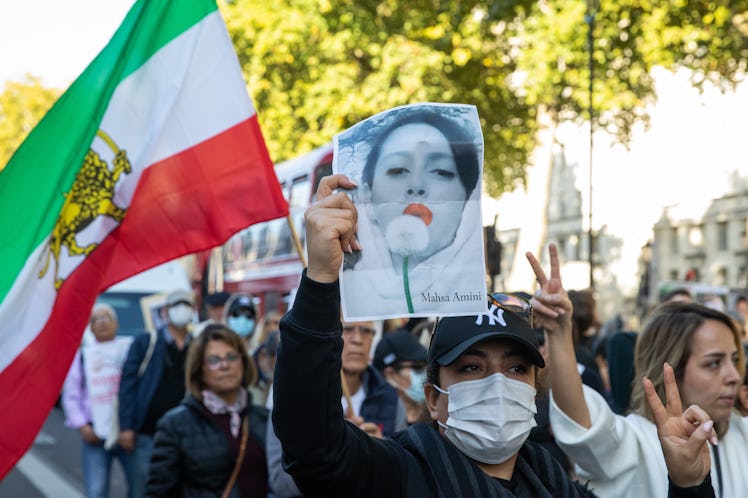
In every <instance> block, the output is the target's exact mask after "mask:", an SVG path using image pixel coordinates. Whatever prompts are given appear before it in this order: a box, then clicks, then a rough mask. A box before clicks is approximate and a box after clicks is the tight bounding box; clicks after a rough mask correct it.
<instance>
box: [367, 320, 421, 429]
mask: <svg viewBox="0 0 748 498" xmlns="http://www.w3.org/2000/svg"><path fill="white" fill-rule="evenodd" d="M372 363H373V365H374V367H375V368H377V369H378V370H379V371H380V372H381V373H382V376H383V377H384V378H385V379H386V380H387V382H388V383H389V384H390V385H391V386H392V387H394V388H395V389H396V390H397V395H398V397H399V398H400V400H401V401H402V402H403V406H405V417H406V421H407V422H408V425H412V424H414V423H416V422H419V421H422V420H424V418H428V413H427V412H426V404H425V401H426V397H425V396H424V394H423V384H424V382H425V381H426V348H424V347H423V346H421V343H420V342H418V339H416V338H415V337H414V336H413V335H412V334H411V333H410V332H408V331H407V330H405V329H397V330H394V331H392V332H389V333H387V334H384V336H382V339H380V340H379V343H378V344H377V347H376V349H375V351H374V360H373V362H372Z"/></svg>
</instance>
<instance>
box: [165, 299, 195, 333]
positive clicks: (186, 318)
mask: <svg viewBox="0 0 748 498" xmlns="http://www.w3.org/2000/svg"><path fill="white" fill-rule="evenodd" d="M168 313H169V322H170V323H171V324H172V325H174V326H175V327H180V328H181V327H184V326H185V325H187V324H188V323H190V320H191V319H192V308H191V307H190V306H188V305H186V304H177V305H176V306H172V307H171V308H169V310H168Z"/></svg>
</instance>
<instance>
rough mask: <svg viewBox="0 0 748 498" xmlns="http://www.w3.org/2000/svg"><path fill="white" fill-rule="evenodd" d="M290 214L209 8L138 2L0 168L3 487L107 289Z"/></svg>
mask: <svg viewBox="0 0 748 498" xmlns="http://www.w3.org/2000/svg"><path fill="white" fill-rule="evenodd" d="M287 212H288V206H287V204H286V201H285V200H284V198H283V196H282V194H281V190H280V187H279V185H278V180H277V178H276V176H275V173H274V171H273V166H272V162H271V160H270V158H269V156H268V153H267V149H266V147H265V143H264V141H263V138H262V134H261V132H260V128H259V126H258V123H257V116H256V115H255V109H254V108H253V106H252V102H251V101H250V99H249V96H248V95H247V89H246V86H245V82H244V79H243V77H242V74H241V71H240V68H239V64H238V61H237V57H236V53H235V52H234V48H233V45H232V43H231V39H230V38H229V36H228V33H227V31H226V27H225V25H224V22H223V19H222V18H221V15H220V12H219V11H218V10H217V7H216V4H215V1H214V0H189V1H187V0H179V1H173V0H153V1H151V0H140V1H138V2H136V3H135V5H134V6H133V7H132V9H131V10H130V12H129V13H128V15H127V17H126V18H125V20H124V22H123V23H122V25H121V26H120V28H119V29H118V30H117V32H116V33H115V34H114V36H113V38H112V39H111V41H110V42H109V44H108V45H107V46H106V47H105V48H104V50H103V51H102V52H101V53H100V54H99V55H98V56H97V57H96V59H94V61H93V62H92V63H91V65H90V66H89V67H88V68H87V69H86V70H85V72H84V73H83V74H82V75H81V76H80V77H79V78H78V79H77V80H76V81H75V82H74V83H73V84H72V85H71V87H70V88H69V89H68V91H67V92H66V93H65V94H64V95H63V96H62V97H61V98H60V100H59V101H58V102H57V103H56V104H55V106H54V107H53V108H52V109H51V110H50V111H49V112H48V113H47V115H46V116H45V117H44V119H43V120H42V121H41V122H40V124H39V125H38V126H37V127H36V128H35V129H34V130H33V132H32V133H31V134H30V135H29V137H28V139H27V140H26V141H25V142H24V143H23V145H22V146H21V147H20V148H19V149H18V151H17V152H16V154H15V155H14V156H13V158H12V159H11V161H10V162H9V163H8V165H7V167H6V168H5V169H4V170H3V171H2V172H1V173H0V261H2V264H0V398H1V399H2V407H3V408H2V410H0V428H1V430H0V479H1V478H2V477H3V476H5V475H6V474H7V472H8V471H9V470H10V469H11V468H12V467H13V465H14V464H15V463H16V461H17V460H18V459H19V458H20V457H21V456H22V455H23V454H24V453H25V452H26V451H27V450H28V448H29V447H30V446H31V444H32V442H33V440H34V437H35V436H36V434H37V432H38V431H39V428H40V427H41V426H42V424H43V423H44V420H45V419H46V417H47V415H48V413H49V411H50V409H51V408H52V406H53V404H54V403H55V400H56V399H57V397H58V395H59V393H60V388H61V386H62V382H63V380H64V378H65V375H66V373H67V370H68V368H69V366H70V363H71V361H72V358H73V355H74V353H75V351H76V349H77V348H78V347H79V345H80V340H81V335H82V333H83V330H84V328H85V325H86V323H87V321H88V318H89V314H90V311H91V307H92V305H93V303H94V302H95V299H96V297H97V295H98V294H99V293H100V292H101V291H102V290H104V289H106V288H107V287H109V286H111V285H112V284H114V283H116V282H118V281H120V280H122V279H124V278H126V277H128V276H131V275H133V274H135V273H138V272H140V271H143V270H146V269H148V268H150V267H153V266H155V265H157V264H160V263H163V262H165V261H168V260H171V259H174V258H176V257H179V256H182V255H184V254H188V253H192V252H195V251H200V250H204V249H208V248H210V247H214V246H216V245H218V244H220V243H222V242H224V241H225V240H226V239H228V237H229V236H231V235H232V234H233V233H235V232H237V231H238V230H240V229H241V228H244V227H246V226H249V225H251V224H253V223H257V222H261V221H265V220H269V219H273V218H278V217H281V216H284V215H286V214H287ZM164 290H165V291H169V290H170V289H164Z"/></svg>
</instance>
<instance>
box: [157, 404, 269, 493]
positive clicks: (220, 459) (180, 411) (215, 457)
mask: <svg viewBox="0 0 748 498" xmlns="http://www.w3.org/2000/svg"><path fill="white" fill-rule="evenodd" d="M247 414H249V434H250V435H249V437H250V440H252V441H255V442H256V443H257V444H259V446H260V447H261V449H262V455H263V458H264V455H265V431H266V424H267V410H266V409H265V408H262V407H258V406H256V405H251V404H250V405H249V406H248V408H247V409H245V411H244V413H243V416H246V415H247ZM235 463H236V457H235V456H234V455H233V454H232V452H231V449H230V446H229V442H228V440H227V439H226V435H225V434H224V433H223V432H222V431H221V429H219V428H218V427H217V426H216V424H215V423H213V421H211V419H210V418H209V415H208V412H207V410H206V409H205V407H203V406H202V404H201V403H200V402H199V401H198V400H196V399H195V398H193V397H192V396H190V395H187V396H186V397H185V399H184V401H183V402H182V404H180V405H179V406H177V407H175V408H172V409H171V410H169V411H168V412H167V413H166V415H164V416H163V417H162V418H161V420H159V422H158V428H157V430H156V435H155V436H154V442H153V454H152V456H151V464H150V469H149V473H148V485H147V490H146V495H147V496H149V497H157V496H163V497H174V496H181V497H185V498H186V497H205V498H207V497H216V496H220V495H221V493H222V492H223V490H224V488H225V486H226V483H227V482H228V480H229V477H230V476H231V472H232V470H233V469H234V465H235ZM245 463H246V462H245ZM265 481H267V476H265ZM230 496H231V497H238V496H240V493H239V489H238V486H236V485H235V486H234V488H233V489H232V492H231V495H230ZM263 498H264V497H263Z"/></svg>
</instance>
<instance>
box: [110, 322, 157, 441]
mask: <svg viewBox="0 0 748 498" xmlns="http://www.w3.org/2000/svg"><path fill="white" fill-rule="evenodd" d="M165 333H167V332H165V331H164V330H159V331H158V332H157V333H156V344H155V345H154V348H153V355H152V356H151V359H150V361H149V362H148V366H147V367H146V368H145V371H144V372H143V375H142V376H138V369H139V368H140V364H141V363H142V362H143V358H145V354H146V351H147V350H148V344H149V343H150V334H148V333H147V332H146V333H143V334H139V335H137V336H135V338H134V339H133V341H132V344H131V345H130V350H129V351H128V352H127V358H126V359H125V363H124V364H123V365H122V377H120V381H119V395H118V396H119V426H120V430H123V431H125V430H134V431H135V432H138V430H140V428H141V427H142V426H143V422H144V421H145V415H146V413H147V412H148V405H150V403H151V399H152V398H153V393H155V392H156V388H157V387H158V383H159V381H160V380H161V375H162V374H163V372H164V358H165V355H166V339H164V336H163V334H165Z"/></svg>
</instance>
